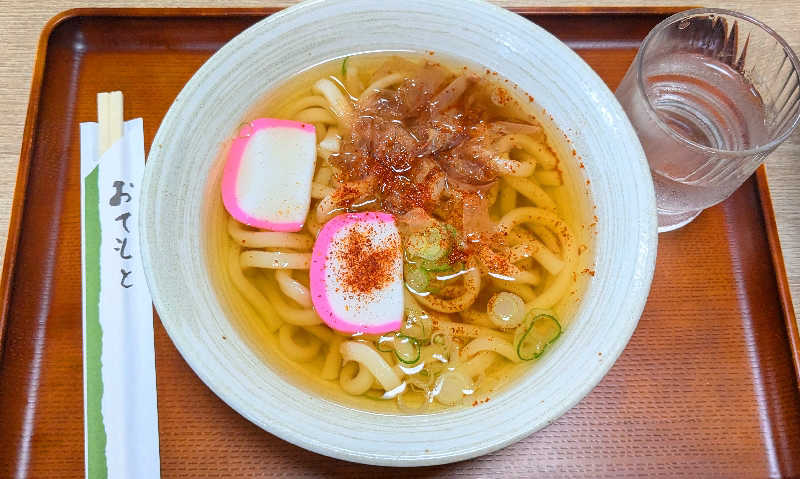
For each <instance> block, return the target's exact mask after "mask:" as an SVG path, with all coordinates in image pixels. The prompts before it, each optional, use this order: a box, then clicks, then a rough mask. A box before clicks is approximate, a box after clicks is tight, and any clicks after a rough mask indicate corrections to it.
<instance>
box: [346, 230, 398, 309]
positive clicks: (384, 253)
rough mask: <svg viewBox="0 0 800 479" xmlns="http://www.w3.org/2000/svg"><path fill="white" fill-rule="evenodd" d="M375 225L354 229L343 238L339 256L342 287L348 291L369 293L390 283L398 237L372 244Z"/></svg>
mask: <svg viewBox="0 0 800 479" xmlns="http://www.w3.org/2000/svg"><path fill="white" fill-rule="evenodd" d="M371 236H374V230H373V227H372V226H365V227H363V228H353V229H352V230H350V232H348V233H347V236H346V237H345V238H344V247H343V248H342V249H341V250H339V252H338V254H339V257H338V258H337V259H338V261H339V264H341V265H342V278H341V279H342V283H341V284H342V286H343V287H344V289H345V290H346V291H347V292H351V293H369V292H371V291H375V290H377V289H381V288H383V287H385V286H386V285H387V284H389V283H390V282H391V281H392V280H393V279H394V278H393V270H394V267H395V258H396V257H397V252H398V251H400V245H399V244H398V242H397V240H396V239H393V240H392V241H387V242H385V243H383V244H380V245H373V243H372V240H371Z"/></svg>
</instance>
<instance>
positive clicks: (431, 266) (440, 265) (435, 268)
mask: <svg viewBox="0 0 800 479" xmlns="http://www.w3.org/2000/svg"><path fill="white" fill-rule="evenodd" d="M417 264H419V265H420V267H422V269H424V270H425V271H430V272H433V273H441V272H443V271H448V270H450V268H452V266H450V263H448V262H447V261H444V262H438V261H428V260H426V259H420V260H419V261H418V262H417Z"/></svg>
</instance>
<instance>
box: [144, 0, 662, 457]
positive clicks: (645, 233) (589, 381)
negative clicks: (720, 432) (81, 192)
mask: <svg viewBox="0 0 800 479" xmlns="http://www.w3.org/2000/svg"><path fill="white" fill-rule="evenodd" d="M331 3H334V2H332V1H330V0H308V1H306V2H302V3H299V4H296V5H293V6H291V7H289V8H287V9H284V10H281V11H279V12H277V13H275V14H273V15H270V16H269V17H267V18H266V19H264V20H262V21H260V22H258V23H256V24H255V25H253V26H251V27H249V28H248V29H246V30H245V31H243V32H242V33H240V34H239V35H237V36H236V37H235V38H234V39H232V40H231V41H230V42H228V43H227V44H226V45H224V46H223V47H222V48H221V49H220V50H219V51H218V52H216V53H215V54H214V55H213V56H212V57H211V58H209V59H208V60H207V61H206V62H205V63H204V64H203V65H202V66H201V67H200V69H199V70H198V71H197V72H196V73H195V74H194V75H193V76H192V78H191V79H190V80H189V81H188V82H187V83H186V85H185V86H184V88H183V89H182V90H181V92H180V93H179V95H178V98H176V100H175V102H174V103H173V104H172V106H171V107H170V109H169V111H168V112H167V114H166V115H165V117H164V119H163V120H162V123H161V125H160V126H159V130H158V132H157V134H156V136H155V138H154V140H153V143H152V145H154V146H155V145H160V144H161V143H165V142H166V141H167V138H164V136H165V133H164V131H165V130H166V128H165V125H167V124H168V123H170V122H173V121H175V120H176V118H177V117H178V116H179V114H178V113H177V111H178V110H180V109H182V108H184V105H185V102H179V99H180V98H183V97H188V96H190V95H191V94H192V92H193V91H194V90H196V89H197V88H198V86H199V85H200V84H201V81H202V77H203V74H204V73H205V72H207V71H210V70H212V69H213V68H214V67H215V66H216V65H217V64H218V63H220V62H222V60H223V59H224V58H225V55H227V54H228V53H230V52H231V51H233V50H234V49H236V48H237V47H238V45H239V44H241V43H243V42H246V41H251V40H252V39H253V38H257V37H258V36H259V35H260V34H261V33H263V30H264V29H265V28H268V27H271V26H273V25H275V24H280V23H281V22H285V21H288V20H291V19H294V18H296V17H298V16H302V15H303V14H304V13H305V12H306V11H307V10H309V9H314V8H320V7H321V6H323V5H326V4H331ZM336 3H338V4H347V3H355V4H359V3H362V4H363V1H362V0H344V1H343V2H342V1H339V2H336ZM401 3H402V4H420V3H422V4H426V5H428V6H429V7H430V6H433V7H436V8H443V9H447V8H453V7H455V6H458V7H460V8H475V9H481V13H485V14H491V15H495V16H502V17H503V18H504V19H505V20H506V21H508V23H509V25H510V26H509V30H516V29H527V34H530V35H535V36H538V37H541V38H546V39H547V41H548V42H550V43H551V44H552V46H553V48H556V49H558V50H559V52H560V53H561V54H562V55H563V58H564V59H565V61H569V62H570V63H571V64H575V65H576V66H578V67H580V68H581V69H582V70H583V71H582V72H581V73H585V77H586V78H584V81H586V82H589V83H591V85H592V86H593V87H595V88H597V89H600V90H601V91H602V90H605V91H606V92H607V93H608V95H606V98H605V101H606V103H607V106H608V107H609V108H611V109H612V110H616V111H615V112H614V113H616V114H617V115H618V117H619V118H618V121H619V122H620V123H621V124H620V125H618V126H620V128H621V129H622V133H623V134H625V135H624V138H621V139H620V141H623V140H624V141H626V142H629V143H630V145H629V146H630V147H631V148H634V149H638V152H637V153H638V156H639V164H638V166H639V173H640V176H642V178H640V179H642V180H643V181H644V183H645V184H644V185H643V186H644V188H645V190H649V197H650V198H649V201H646V204H644V205H642V208H641V209H640V210H639V211H638V214H639V216H638V218H637V219H638V220H639V231H638V233H639V241H640V243H639V245H640V249H639V252H638V253H639V255H638V256H637V259H638V261H637V270H636V274H637V275H638V277H639V278H640V281H639V282H638V294H634V296H635V300H634V301H633V302H631V303H629V306H628V307H627V309H626V311H629V312H630V316H631V318H630V320H629V321H628V322H627V323H625V328H623V329H619V330H618V331H617V334H616V335H615V336H614V339H615V342H614V343H613V344H611V345H610V346H609V349H608V350H607V353H606V354H605V358H604V359H605V360H604V361H603V362H602V363H600V366H598V367H596V368H594V369H593V370H592V374H591V375H589V376H587V377H586V378H585V379H586V380H585V382H584V383H583V384H582V387H580V388H579V389H577V390H574V392H573V393H572V395H571V396H570V398H569V400H568V401H563V402H561V403H559V404H558V406H557V407H555V408H554V409H553V412H552V413H551V414H550V415H549V418H547V419H546V420H543V421H540V422H539V423H537V424H535V425H533V426H532V427H528V428H527V429H524V430H520V431H518V432H517V433H516V434H513V435H509V436H507V437H505V438H503V439H502V440H497V441H494V442H486V443H484V444H482V445H481V446H480V447H475V448H472V449H465V450H462V451H459V452H456V453H447V454H446V455H441V456H436V455H431V456H421V457H416V458H408V457H403V458H391V457H387V456H383V455H370V454H362V453H359V452H353V451H349V450H347V449H343V448H338V447H336V446H334V445H332V444H328V443H324V442H320V441H318V440H315V439H314V437H313V436H314V435H313V432H312V433H310V434H309V433H308V432H307V431H304V432H302V433H298V432H297V431H296V430H293V429H291V428H286V427H285V426H284V425H282V424H274V423H269V424H268V423H266V422H265V421H264V420H263V418H260V417H256V416H255V415H253V414H251V412H250V411H249V410H247V409H246V408H245V407H244V405H243V404H240V403H238V402H237V400H236V398H235V397H234V395H232V394H231V393H229V392H228V391H226V390H225V389H224V388H223V387H222V386H221V385H220V383H219V382H218V380H217V379H215V378H214V374H212V373H211V372H209V371H206V370H204V369H203V368H202V367H201V365H200V362H197V361H196V358H195V357H193V356H192V354H191V353H190V352H189V351H188V350H187V349H186V348H185V347H184V345H182V344H181V342H180V341H179V340H176V337H178V336H177V332H176V330H175V329H174V327H173V326H174V325H173V324H172V323H171V321H170V320H169V318H167V319H166V320H165V319H164V316H161V312H162V311H168V310H169V309H170V308H169V306H168V302H169V300H168V299H167V298H165V297H163V296H160V295H159V293H160V291H161V290H160V288H159V287H158V281H159V280H158V279H157V276H158V273H157V272H156V271H155V269H153V268H151V264H153V259H154V251H153V250H152V249H151V245H150V243H149V242H148V241H146V240H145V239H146V238H148V237H149V236H148V235H152V234H153V230H152V228H151V226H152V224H151V223H149V221H150V219H149V218H148V217H146V215H141V216H140V219H139V225H140V232H141V245H140V248H141V251H142V259H143V265H144V270H145V277H146V280H147V283H148V285H149V286H150V290H151V291H152V292H153V302H154V304H155V307H156V309H157V311H159V317H160V318H162V319H161V322H162V324H163V325H164V328H165V330H166V331H167V333H168V335H169V336H170V339H171V340H172V342H173V344H174V345H175V347H176V348H177V349H178V351H179V352H180V354H181V356H182V357H183V358H184V360H185V361H186V362H187V364H189V366H190V367H191V369H192V370H193V371H194V372H195V374H197V376H198V377H199V378H200V379H201V380H202V381H203V383H204V384H205V385H206V386H208V387H209V389H211V390H212V391H213V392H214V393H215V394H216V395H217V396H218V397H219V398H221V399H222V400H223V401H224V402H225V403H226V404H227V405H228V406H230V407H231V408H232V409H234V410H235V411H236V412H237V413H239V414H240V415H241V416H243V417H245V418H246V419H248V420H249V421H251V422H252V423H254V424H256V425H258V426H259V427H261V428H263V429H265V430H266V431H268V432H270V433H272V434H274V435H276V436H278V437H280V438H282V439H284V440H286V441H288V442H290V443H292V444H295V445H297V446H300V447H302V448H304V449H307V450H310V451H313V452H317V453H320V454H323V455H327V456H330V457H335V458H339V459H344V460H347V461H352V462H358V463H363V464H373V465H384V466H423V465H435V464H444V463H450V462H455V461H460V460H464V459H469V458H473V457H476V456H479V455H483V454H486V453H490V452H493V451H496V450H498V449H500V448H503V447H505V446H507V445H508V444H510V443H513V442H516V441H518V440H519V439H522V438H524V437H526V436H528V435H530V434H531V433H533V432H535V431H537V430H539V429H541V428H542V427H545V426H546V425H548V424H549V423H551V422H552V421H554V420H556V419H557V418H559V417H560V416H561V415H563V414H564V413H565V412H566V411H567V410H569V409H570V408H572V407H573V406H574V405H575V404H577V403H578V402H579V401H580V400H582V399H583V398H584V397H585V396H586V395H587V394H588V393H589V392H590V391H591V390H592V389H593V388H594V387H595V386H596V385H597V383H599V382H600V380H601V379H602V378H603V377H604V376H605V375H606V373H607V372H608V371H609V369H610V368H611V367H612V366H613V364H614V362H615V361H616V359H617V358H618V357H619V355H620V354H621V353H622V351H623V350H624V348H625V346H626V345H627V343H628V341H629V340H630V337H631V336H632V334H633V332H634V330H635V328H636V326H637V324H638V320H639V318H640V316H641V313H642V311H643V310H644V305H645V302H646V299H647V296H648V291H649V288H650V284H651V281H652V277H653V273H654V269H655V258H656V250H657V231H656V204H655V195H654V192H653V185H652V180H651V179H650V176H649V168H648V167H647V162H646V159H645V156H644V152H643V150H642V148H641V145H640V144H639V141H638V138H637V136H636V134H635V132H634V130H633V127H632V126H631V125H630V122H629V121H628V119H627V117H626V116H625V114H624V112H623V113H622V114H621V116H619V113H620V112H622V108H621V106H620V105H619V103H617V102H616V99H615V98H614V96H613V94H611V92H610V91H609V90H608V88H607V87H606V86H605V83H604V82H603V80H602V79H600V77H599V76H598V75H597V74H596V73H595V72H594V71H593V70H592V69H591V68H590V67H589V66H588V65H587V64H586V63H585V62H584V61H583V60H582V59H581V58H580V57H578V56H577V54H576V53H574V52H573V51H572V50H571V49H569V47H567V46H566V45H565V44H563V43H562V42H561V41H560V40H558V39H556V38H555V37H554V36H552V35H551V34H550V33H548V32H546V31H545V30H543V29H542V28H541V27H539V26H538V25H536V24H534V23H533V22H530V21H529V20H527V19H523V18H522V17H520V16H518V15H517V14H515V13H513V12H510V11H508V10H505V9H503V8H500V7H498V6H495V5H491V4H487V3H485V2H482V1H480V0H433V1H427V2H426V1H424V0H407V1H404V2H401ZM511 80H512V81H513V79H511ZM154 146H153V147H151V149H150V152H149V154H148V162H147V164H148V165H162V164H163V163H164V162H165V161H167V160H166V159H165V158H164V154H163V150H162V149H161V148H160V147H159V148H156V147H154ZM155 168H156V167H150V168H146V171H145V179H144V181H143V187H142V188H143V189H142V195H141V203H142V209H141V211H142V212H145V211H148V210H149V209H150V208H149V207H150V206H152V205H154V204H155V202H157V201H158V199H157V198H156V197H155V195H153V194H149V193H150V192H151V190H152V189H153V188H154V186H153V185H154V182H155V175H156V173H155ZM642 170H644V171H645V172H646V173H647V175H646V179H645V178H644V176H643V175H641V171H642ZM647 193H648V192H647V191H646V192H645V193H644V195H645V196H648V194H647ZM643 210H646V212H645V211H643ZM632 292H633V293H636V292H637V291H632ZM167 316H169V315H167Z"/></svg>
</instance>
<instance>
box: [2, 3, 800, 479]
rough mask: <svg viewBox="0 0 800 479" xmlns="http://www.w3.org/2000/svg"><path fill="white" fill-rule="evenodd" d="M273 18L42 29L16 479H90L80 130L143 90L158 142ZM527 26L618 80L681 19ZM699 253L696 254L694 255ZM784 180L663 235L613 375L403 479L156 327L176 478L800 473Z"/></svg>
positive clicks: (105, 19)
mask: <svg viewBox="0 0 800 479" xmlns="http://www.w3.org/2000/svg"><path fill="white" fill-rule="evenodd" d="M271 12H272V10H232V11H221V10H78V11H71V12H67V13H65V14H62V15H60V16H59V17H57V18H55V19H53V20H52V21H51V22H50V24H49V25H48V26H47V28H46V29H45V31H44V32H43V33H42V40H41V44H40V48H39V54H38V57H37V62H36V69H35V73H34V80H33V88H32V92H31V101H30V107H29V110H28V120H27V126H26V129H25V135H24V142H23V146H22V156H21V161H20V168H19V176H18V179H17V190H16V194H15V197H14V206H13V213H12V219H11V229H10V232H9V241H8V246H7V250H6V257H5V258H6V259H5V270H4V271H3V277H2V307H3V309H2V317H0V334H2V337H0V340H1V341H0V347H2V350H1V351H0V354H2V356H1V359H0V477H21V476H26V475H27V476H30V477H59V478H60V477H82V476H83V464H84V462H83V418H82V413H83V406H82V387H81V380H82V373H81V365H82V361H81V281H80V210H79V203H80V198H79V185H80V181H79V163H80V161H79V149H78V142H79V136H78V123H79V122H81V121H91V120H93V119H94V118H95V94H96V93H97V92H99V91H108V90H113V89H120V90H123V91H124V92H125V101H126V105H125V108H126V113H127V115H128V116H129V117H131V118H132V117H143V118H144V126H145V141H146V144H147V145H149V144H150V142H151V141H152V139H153V135H154V134H155V131H156V129H157V128H158V125H159V122H160V121H161V118H162V116H163V115H164V113H165V112H166V110H167V108H168V107H169V106H170V103H171V102H172V99H173V98H174V97H175V95H176V94H177V93H178V91H179V90H180V89H181V87H182V86H183V84H184V83H185V82H186V81H187V80H188V79H189V77H190V76H191V75H192V73H193V72H194V71H195V70H196V69H197V68H198V67H199V66H200V65H201V64H202V63H203V61H205V60H206V58H208V57H209V56H210V55H211V54H212V53H213V52H214V51H216V50H217V49H218V48H219V47H220V46H222V44H224V43H225V42H226V41H227V40H229V39H230V38H231V37H233V36H234V35H236V34H237V33H239V32H240V31H241V30H243V29H244V28H246V27H248V26H249V25H251V24H252V23H254V22H255V21H257V20H259V19H261V18H263V17H264V16H265V15H268V14H270V13H271ZM520 13H524V14H525V16H527V17H528V18H530V19H531V20H533V21H535V22H536V23H538V24H539V25H541V26H543V27H544V28H546V29H548V30H549V31H551V32H553V33H554V34H555V35H556V36H558V37H560V38H561V39H562V40H564V41H566V42H567V43H568V44H569V45H570V46H572V47H573V48H575V49H576V50H577V51H578V52H579V53H580V54H581V55H582V56H583V57H584V58H585V59H586V60H587V61H588V62H589V63H590V64H591V65H592V66H593V67H594V68H595V69H596V70H597V71H598V72H599V73H600V75H601V76H602V77H603V78H605V80H606V82H608V84H609V86H611V87H612V88H614V87H616V85H617V83H618V82H619V80H620V79H621V77H622V75H623V74H624V72H625V69H626V68H627V66H628V64H629V63H630V61H631V60H632V59H633V56H634V53H635V51H636V48H637V46H638V44H639V42H640V41H641V39H642V38H643V37H644V36H645V34H646V33H647V31H649V30H650V29H651V28H652V27H653V26H654V25H655V24H656V23H657V22H658V21H660V20H661V19H663V18H664V17H665V16H666V15H667V14H669V13H671V11H669V10H665V9H640V10H636V11H631V10H618V9H617V10H614V9H612V10H608V9H606V10H603V11H600V10H591V9H575V10H564V9H559V10H534V9H523V10H520ZM689 258H691V259H689ZM791 304H792V303H791V301H790V299H789V290H788V287H787V283H786V276H785V272H784V270H783V263H782V260H781V253H780V248H779V245H778V241H777V233H776V228H775V222H774V216H773V213H772V207H771V203H770V201H769V193H768V190H767V184H766V180H765V176H764V171H763V170H759V172H758V174H757V175H755V176H754V177H753V178H751V179H750V180H748V181H747V182H746V183H745V184H744V186H742V187H741V188H740V189H739V190H738V192H737V193H736V194H735V195H734V196H733V197H731V198H730V199H729V200H728V201H726V202H724V203H723V204H721V205H719V206H717V207H714V208H711V209H710V210H708V211H706V212H705V213H703V214H702V215H701V216H700V217H699V218H698V219H697V220H696V221H695V222H693V223H692V224H690V225H689V226H687V227H685V228H683V229H681V230H678V231H676V232H672V233H668V234H665V235H661V236H660V237H659V254H658V265H657V267H656V274H655V279H654V281H653V289H652V293H651V295H650V298H649V301H648V303H647V307H646V309H645V312H644V315H643V317H642V320H641V322H640V323H639V327H638V329H637V331H636V333H635V334H634V336H633V339H632V340H631V342H630V344H629V345H628V347H627V349H626V350H625V352H624V353H623V354H622V356H621V357H620V359H619V360H618V362H617V364H616V365H615V366H614V367H613V368H612V369H611V372H610V373H609V374H608V376H607V377H606V378H605V379H604V380H603V381H602V382H601V383H600V384H599V385H598V386H597V387H596V388H595V389H594V391H593V392H592V393H591V394H590V395H589V396H587V397H586V398H585V399H584V400H583V401H581V402H580V403H579V404H578V405H577V406H576V407H574V408H573V409H572V410H570V411H569V412H568V413H567V414H565V415H564V416H563V417H561V418H560V419H559V420H557V421H556V422H554V423H553V424H552V425H550V426H549V427H547V428H545V429H543V430H542V431H540V432H538V433H536V434H534V435H532V436H530V437H528V438H527V439H525V440H523V441H520V442H519V443H516V444H514V445H512V446H509V447H507V448H505V449H503V450H501V451H498V452H496V453H494V454H490V455H488V456H484V457H481V458H478V459H475V460H472V461H467V462H462V463H458V464H452V465H447V466H439V467H431V468H420V469H415V470H411V471H408V470H394V469H389V468H376V467H366V466H360V465H356V464H350V463H345V462H341V461H337V460H334V459H329V458H327V457H324V456H320V455H316V454H313V453H310V452H307V451H305V450H302V449H300V448H297V447H295V446H293V445H291V444H288V443H286V442H284V441H282V440H280V439H278V438H276V437H274V436H272V435H270V434H268V433H266V432H264V431H262V430H261V429H259V428H257V427H255V426H253V425H252V424H250V423H249V422H247V421H246V420H245V419H243V418H242V417H240V416H239V415H237V414H236V413H235V412H234V411H233V410H231V409H230V408H228V407H227V406H226V405H225V404H224V403H223V402H222V401H220V400H219V399H218V398H217V397H216V396H215V395H214V394H213V393H212V392H211V391H210V390H208V389H207V388H206V387H205V386H204V385H203V383H202V382H201V381H200V380H199V379H198V378H197V377H196V376H195V375H194V374H193V373H192V371H191V370H190V369H189V367H188V366H187V365H186V363H185V362H184V361H183V360H182V359H181V357H180V355H179V354H178V352H177V351H176V349H175V348H174V347H173V345H172V343H171V342H170V340H169V338H168V337H167V335H166V333H165V332H164V329H163V328H162V326H161V323H160V322H159V321H156V322H155V341H156V364H157V376H158V379H157V381H158V400H159V403H158V406H159V430H160V435H161V436H160V438H161V443H160V444H161V461H162V463H161V464H162V473H163V476H164V477H192V478H196V477H207V476H224V477H236V476H247V477H251V476H266V475H284V476H289V477H300V476H303V477H307V476H320V475H337V476H342V477H372V476H375V475H377V474H381V475H398V476H400V475H402V476H404V477H408V476H418V475H420V476H431V475H442V476H444V475H446V476H455V475H458V476H473V475H475V476H487V475H494V474H498V475H502V476H505V477H511V476H532V475H549V476H552V475H554V474H555V475H562V476H563V475H568V476H588V477H601V476H609V477H622V476H631V475H648V476H676V475H692V476H712V475H714V476H726V477H766V476H786V477H790V476H794V477H798V476H800V392H798V382H797V376H796V373H795V369H794V367H793V361H794V363H795V366H797V360H798V344H800V343H799V342H798V337H797V327H796V324H795V322H794V312H793V310H792V306H791Z"/></svg>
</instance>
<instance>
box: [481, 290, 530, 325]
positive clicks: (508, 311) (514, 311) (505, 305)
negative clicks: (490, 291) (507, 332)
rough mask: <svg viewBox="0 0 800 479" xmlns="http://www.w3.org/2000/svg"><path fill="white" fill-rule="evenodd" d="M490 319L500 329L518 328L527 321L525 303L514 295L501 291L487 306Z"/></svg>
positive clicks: (490, 299)
mask: <svg viewBox="0 0 800 479" xmlns="http://www.w3.org/2000/svg"><path fill="white" fill-rule="evenodd" d="M487 309H488V312H489V319H491V321H492V322H493V323H494V324H495V325H496V326H498V327H500V328H508V329H511V328H516V327H517V326H519V325H520V324H521V323H522V321H523V320H524V319H525V302H524V301H523V300H522V298H520V297H519V296H517V295H516V294H514V293H509V292H508V291H500V292H499V293H497V294H495V295H494V296H492V297H491V298H489V304H488V306H487Z"/></svg>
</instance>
